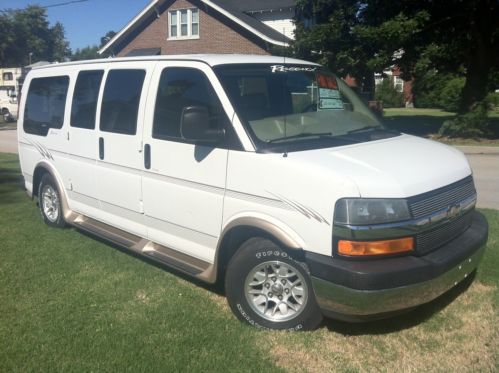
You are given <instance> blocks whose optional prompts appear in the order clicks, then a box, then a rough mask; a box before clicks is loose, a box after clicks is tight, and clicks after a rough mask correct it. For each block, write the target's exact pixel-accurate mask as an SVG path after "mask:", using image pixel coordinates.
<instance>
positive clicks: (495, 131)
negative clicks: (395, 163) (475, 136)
mask: <svg viewBox="0 0 499 373" xmlns="http://www.w3.org/2000/svg"><path fill="white" fill-rule="evenodd" d="M453 117H454V116H453V115H448V116H432V115H394V116H388V117H383V118H382V122H383V124H384V125H385V126H386V127H387V128H389V129H393V130H397V131H400V132H404V133H407V134H410V135H415V136H421V137H430V135H435V134H438V131H439V130H440V127H442V124H443V123H444V122H445V121H446V120H448V119H452V118H453ZM489 122H490V123H491V124H490V128H491V130H492V134H491V136H490V139H499V118H497V117H492V118H489Z"/></svg>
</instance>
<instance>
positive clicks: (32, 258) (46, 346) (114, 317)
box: [0, 154, 499, 372]
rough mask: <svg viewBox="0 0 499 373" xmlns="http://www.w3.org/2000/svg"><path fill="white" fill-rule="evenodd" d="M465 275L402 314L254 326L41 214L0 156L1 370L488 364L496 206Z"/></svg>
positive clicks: (466, 367) (191, 286)
mask: <svg viewBox="0 0 499 373" xmlns="http://www.w3.org/2000/svg"><path fill="white" fill-rule="evenodd" d="M484 213H485V214H486V216H487V218H488V220H489V223H490V238H489V243H488V248H487V251H486V254H485V255H486V256H485V258H484V261H483V262H482V265H481V267H480V270H479V271H478V274H477V276H476V278H475V281H474V282H473V283H471V284H470V282H467V283H465V284H461V285H460V286H458V287H457V288H455V289H453V290H452V291H450V292H449V293H447V294H445V295H444V296H442V297H441V298H439V299H437V300H436V301H434V302H432V303H430V304H427V305H425V306H422V307H419V308H417V309H416V310H414V311H412V312H411V313H408V314H406V315H403V316H399V317H396V318H392V319H389V320H384V321H378V322H372V323H368V324H348V323H341V322H337V321H332V320H327V321H326V322H324V324H323V325H322V326H321V327H320V328H319V329H318V330H316V331H313V332H303V333H288V332H268V331H259V330H255V329H252V328H251V327H249V326H246V325H244V324H242V323H240V322H239V321H237V320H236V319H235V317H234V316H233V315H232V314H231V312H230V310H229V308H228V307H227V304H226V300H225V298H224V297H222V296H221V295H219V294H218V293H217V292H216V291H215V290H214V289H212V288H210V287H205V286H202V285H200V284H198V283H196V282H194V281H192V280H189V279H186V278H184V277H182V276H179V275H178V274H176V273H174V272H171V271H168V270H165V269H164V268H161V267H158V266H155V265H151V263H148V262H147V261H145V260H142V259H139V258H137V257H135V256H134V255H131V254H129V253H127V252H125V251H122V250H119V249H117V248H116V247H113V246H111V245H109V244H106V243H103V242H100V241H98V240H96V239H94V238H91V237H88V236H86V235H84V234H82V233H80V232H78V231H76V230H75V229H72V228H69V229H64V230H57V229H51V228H49V227H47V226H45V225H44V224H43V222H42V221H41V218H40V216H39V212H38V210H37V208H36V205H35V203H34V202H32V201H31V200H30V199H29V198H28V197H27V196H26V194H25V193H24V191H23V190H22V188H21V180H20V174H19V169H18V158H17V157H16V156H15V155H7V154H0V237H1V245H0V315H1V316H0V371H2V372H18V371H22V372H24V371H113V372H114V371H133V372H135V371H147V372H156V371H158V372H159V371H161V372H164V371H203V372H205V371H212V372H215V371H217V372H218V371H235V372H238V371H244V372H251V371H254V372H260V371H290V372H298V371H306V372H318V371H372V370H377V371H393V370H403V371H415V370H421V371H423V370H424V371H426V370H430V371H475V370H482V371H494V370H497V367H498V361H499V360H498V358H499V355H498V353H499V322H498V321H499V320H498V315H497V307H498V306H499V290H498V285H499V284H498V280H499V212H498V211H492V210H485V211H484Z"/></svg>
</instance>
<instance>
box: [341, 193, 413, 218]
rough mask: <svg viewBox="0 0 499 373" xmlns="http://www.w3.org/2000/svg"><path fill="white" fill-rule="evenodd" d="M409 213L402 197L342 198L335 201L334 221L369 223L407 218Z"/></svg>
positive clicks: (409, 216)
mask: <svg viewBox="0 0 499 373" xmlns="http://www.w3.org/2000/svg"><path fill="white" fill-rule="evenodd" d="M410 218H411V215H410V213H409V207H408V206H407V202H406V200H404V199H378V198H344V199H340V200H338V202H336V207H335V209H334V223H335V224H340V225H371V224H383V223H393V222H398V221H404V220H409V219H410Z"/></svg>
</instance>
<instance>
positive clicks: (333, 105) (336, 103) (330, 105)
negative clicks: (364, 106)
mask: <svg viewBox="0 0 499 373" xmlns="http://www.w3.org/2000/svg"><path fill="white" fill-rule="evenodd" d="M319 108H320V109H343V101H341V100H339V99H336V98H321V99H320V100H319Z"/></svg>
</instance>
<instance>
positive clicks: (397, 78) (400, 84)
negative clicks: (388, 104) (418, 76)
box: [393, 75, 404, 93]
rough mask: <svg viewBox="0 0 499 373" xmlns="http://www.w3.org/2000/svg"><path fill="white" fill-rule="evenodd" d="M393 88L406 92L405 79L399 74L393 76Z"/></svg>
mask: <svg viewBox="0 0 499 373" xmlns="http://www.w3.org/2000/svg"><path fill="white" fill-rule="evenodd" d="M399 87H400V88H399ZM393 88H395V90H396V91H397V92H399V93H402V92H404V80H403V79H402V78H401V77H400V76H398V75H394V76H393Z"/></svg>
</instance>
